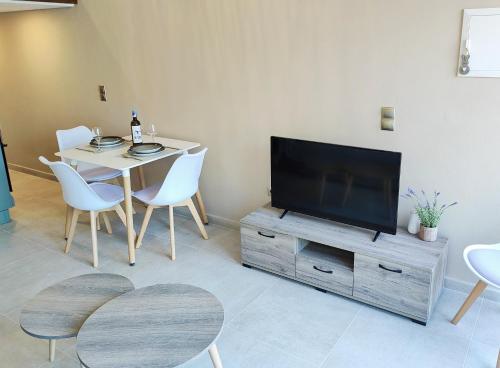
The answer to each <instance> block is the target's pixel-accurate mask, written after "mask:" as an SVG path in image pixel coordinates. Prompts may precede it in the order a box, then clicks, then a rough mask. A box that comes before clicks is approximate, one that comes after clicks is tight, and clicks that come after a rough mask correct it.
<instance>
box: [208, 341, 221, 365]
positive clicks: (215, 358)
mask: <svg viewBox="0 0 500 368" xmlns="http://www.w3.org/2000/svg"><path fill="white" fill-rule="evenodd" d="M208 353H209V354H210V358H211V359H212V364H213V365H214V368H222V361H221V360H220V355H219V351H218V350H217V346H216V345H215V344H213V345H212V346H210V347H209V348H208Z"/></svg>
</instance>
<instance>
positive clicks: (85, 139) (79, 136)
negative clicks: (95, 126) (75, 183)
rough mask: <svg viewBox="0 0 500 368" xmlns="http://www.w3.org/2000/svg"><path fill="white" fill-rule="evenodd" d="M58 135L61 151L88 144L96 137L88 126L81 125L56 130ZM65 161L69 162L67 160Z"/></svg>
mask: <svg viewBox="0 0 500 368" xmlns="http://www.w3.org/2000/svg"><path fill="white" fill-rule="evenodd" d="M56 137H57V144H58V145H59V151H65V150H68V149H72V148H76V147H78V146H82V145H84V144H88V143H89V142H90V141H91V140H92V138H94V133H92V130H90V129H89V128H87V127H86V126H83V125H80V126H77V127H76V128H71V129H64V130H56ZM63 161H64V162H66V163H67V164H69V162H67V160H63Z"/></svg>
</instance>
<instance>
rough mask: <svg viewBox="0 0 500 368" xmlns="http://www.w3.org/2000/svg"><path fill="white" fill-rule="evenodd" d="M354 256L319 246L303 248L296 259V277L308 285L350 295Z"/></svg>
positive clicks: (313, 245)
mask: <svg viewBox="0 0 500 368" xmlns="http://www.w3.org/2000/svg"><path fill="white" fill-rule="evenodd" d="M353 258H354V254H353V253H351V252H346V251H343V250H340V249H335V248H331V247H328V246H325V245H320V244H311V245H308V246H307V247H305V248H304V249H303V250H302V251H301V252H300V253H298V254H297V257H296V269H295V273H296V277H297V279H298V280H301V281H304V282H306V283H308V284H310V285H314V286H317V287H320V288H322V289H326V290H330V291H334V292H337V293H341V294H344V295H349V296H351V295H352V285H353V281H354V276H353V262H354V259H353Z"/></svg>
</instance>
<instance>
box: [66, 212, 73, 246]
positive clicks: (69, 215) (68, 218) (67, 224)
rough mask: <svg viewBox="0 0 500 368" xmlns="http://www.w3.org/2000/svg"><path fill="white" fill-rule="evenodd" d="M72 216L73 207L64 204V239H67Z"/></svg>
mask: <svg viewBox="0 0 500 368" xmlns="http://www.w3.org/2000/svg"><path fill="white" fill-rule="evenodd" d="M72 217H73V208H72V207H71V206H68V205H66V226H65V230H64V239H66V240H68V234H69V228H70V226H71V218H72Z"/></svg>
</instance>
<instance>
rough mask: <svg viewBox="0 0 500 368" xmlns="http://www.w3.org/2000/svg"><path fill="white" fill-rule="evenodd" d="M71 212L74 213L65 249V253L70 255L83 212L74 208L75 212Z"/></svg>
mask: <svg viewBox="0 0 500 368" xmlns="http://www.w3.org/2000/svg"><path fill="white" fill-rule="evenodd" d="M71 212H72V214H71V223H70V225H69V232H68V240H66V247H65V248H64V253H68V252H69V249H70V248H71V243H72V242H73V238H74V236H75V229H76V224H77V223H78V216H80V213H81V212H82V211H80V210H77V209H76V208H74V209H73V211H71Z"/></svg>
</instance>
